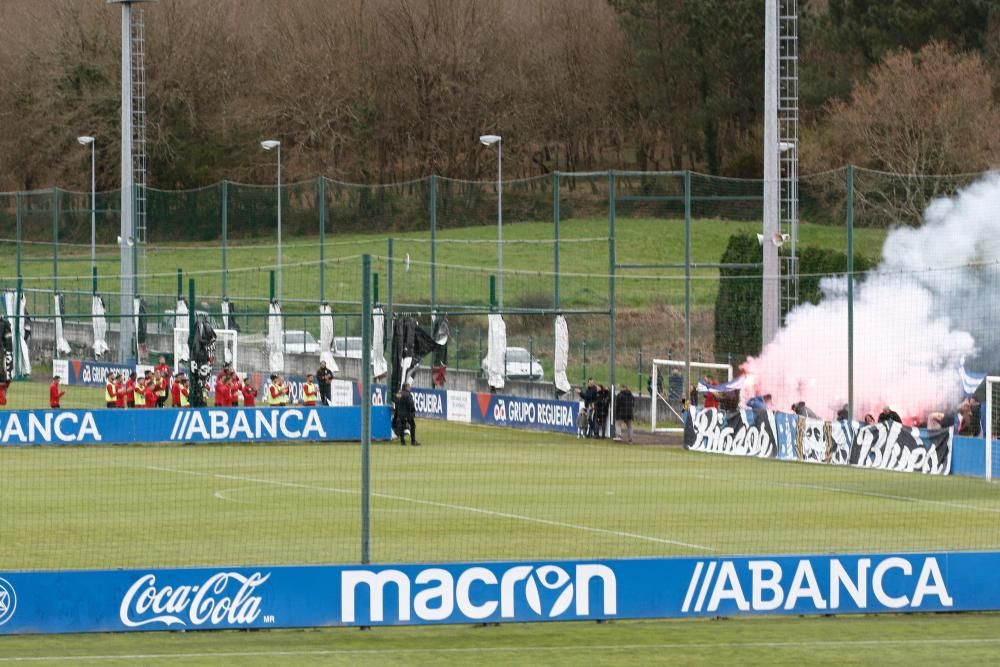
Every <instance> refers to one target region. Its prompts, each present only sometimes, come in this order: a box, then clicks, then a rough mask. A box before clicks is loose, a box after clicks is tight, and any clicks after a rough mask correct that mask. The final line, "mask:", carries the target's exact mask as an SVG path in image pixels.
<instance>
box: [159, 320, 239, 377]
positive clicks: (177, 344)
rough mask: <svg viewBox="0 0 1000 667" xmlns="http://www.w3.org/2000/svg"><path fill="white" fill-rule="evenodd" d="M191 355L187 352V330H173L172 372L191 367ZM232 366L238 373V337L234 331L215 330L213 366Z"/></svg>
mask: <svg viewBox="0 0 1000 667" xmlns="http://www.w3.org/2000/svg"><path fill="white" fill-rule="evenodd" d="M190 361H191V353H190V350H188V330H187V329H174V371H175V372H176V371H178V370H185V371H186V370H188V369H189V368H190V367H191V364H190V363H189V362H190ZM223 364H232V365H233V370H234V371H239V335H238V332H237V331H236V330H235V329H216V330H215V362H214V365H215V366H220V367H221V366H222V365H223Z"/></svg>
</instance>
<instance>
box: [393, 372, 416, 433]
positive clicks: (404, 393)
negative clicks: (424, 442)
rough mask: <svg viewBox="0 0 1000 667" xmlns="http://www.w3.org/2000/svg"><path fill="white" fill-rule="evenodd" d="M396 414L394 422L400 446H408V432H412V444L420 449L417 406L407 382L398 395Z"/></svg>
mask: <svg viewBox="0 0 1000 667" xmlns="http://www.w3.org/2000/svg"><path fill="white" fill-rule="evenodd" d="M395 404H396V414H395V415H394V418H393V421H394V423H395V426H396V433H397V434H398V435H399V444H400V445H402V446H403V447H405V446H406V437H405V436H406V431H407V429H409V431H410V444H411V445H413V446H414V447H419V446H420V443H419V442H417V423H416V420H415V419H414V418H415V417H416V416H417V406H416V405H415V404H414V402H413V394H411V393H410V383H409V382H407V383H406V384H404V385H403V388H402V389H401V390H400V391H399V392H397V393H396V401H395Z"/></svg>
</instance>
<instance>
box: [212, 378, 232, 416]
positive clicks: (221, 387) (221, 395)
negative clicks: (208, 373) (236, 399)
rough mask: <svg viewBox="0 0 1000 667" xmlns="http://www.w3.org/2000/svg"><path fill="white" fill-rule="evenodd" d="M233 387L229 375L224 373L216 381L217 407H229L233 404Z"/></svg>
mask: <svg viewBox="0 0 1000 667" xmlns="http://www.w3.org/2000/svg"><path fill="white" fill-rule="evenodd" d="M232 398H233V397H232V389H231V387H230V385H229V377H228V376H225V375H223V376H222V377H220V378H219V379H218V381H217V382H216V383H215V407H217V408H228V407H231V406H232Z"/></svg>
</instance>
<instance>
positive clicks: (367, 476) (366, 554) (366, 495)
mask: <svg viewBox="0 0 1000 667" xmlns="http://www.w3.org/2000/svg"><path fill="white" fill-rule="evenodd" d="M371 271H372V258H371V255H364V256H363V257H362V258H361V563H362V564H365V565H367V564H368V563H370V562H371V446H372V434H371V408H372V386H371V383H372V381H371V363H372V352H371V350H372V325H373V323H372V318H371V315H370V313H371V310H372V295H371Z"/></svg>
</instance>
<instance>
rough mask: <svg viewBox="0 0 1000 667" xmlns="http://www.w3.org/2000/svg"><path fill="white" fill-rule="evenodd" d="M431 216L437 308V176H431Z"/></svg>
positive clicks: (433, 290) (433, 295) (433, 301)
mask: <svg viewBox="0 0 1000 667" xmlns="http://www.w3.org/2000/svg"><path fill="white" fill-rule="evenodd" d="M430 181H431V182H430V197H429V200H430V204H429V208H430V215H431V308H432V309H433V308H434V307H436V306H437V176H435V175H434V174H431V176H430Z"/></svg>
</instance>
